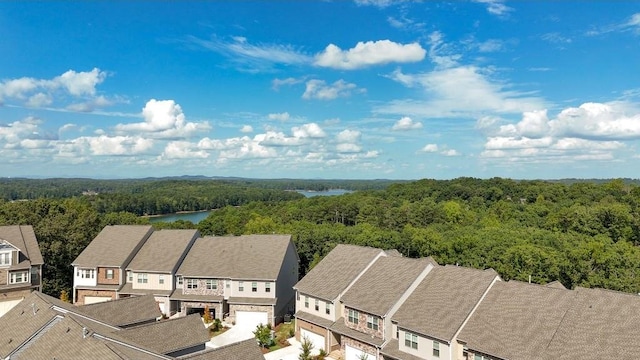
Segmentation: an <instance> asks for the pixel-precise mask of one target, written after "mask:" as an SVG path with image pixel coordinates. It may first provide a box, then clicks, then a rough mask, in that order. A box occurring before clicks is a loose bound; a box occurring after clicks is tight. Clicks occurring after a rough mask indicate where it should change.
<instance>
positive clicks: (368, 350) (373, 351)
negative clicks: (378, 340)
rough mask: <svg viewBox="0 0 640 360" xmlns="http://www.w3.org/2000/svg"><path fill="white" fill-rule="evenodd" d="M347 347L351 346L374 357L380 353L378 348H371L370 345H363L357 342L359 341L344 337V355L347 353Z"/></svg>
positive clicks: (342, 349) (342, 348)
mask: <svg viewBox="0 0 640 360" xmlns="http://www.w3.org/2000/svg"><path fill="white" fill-rule="evenodd" d="M347 345H349V346H351V347H352V348H356V349H358V350H361V351H364V352H366V353H367V354H369V355H371V356H373V357H376V356H377V353H378V351H377V350H376V348H375V347H373V346H371V345H369V344H364V343H361V342H360V341H357V340H354V339H351V338H348V337H346V336H343V337H342V347H341V348H340V350H341V351H342V353H343V354H344V353H345V351H346V346H347Z"/></svg>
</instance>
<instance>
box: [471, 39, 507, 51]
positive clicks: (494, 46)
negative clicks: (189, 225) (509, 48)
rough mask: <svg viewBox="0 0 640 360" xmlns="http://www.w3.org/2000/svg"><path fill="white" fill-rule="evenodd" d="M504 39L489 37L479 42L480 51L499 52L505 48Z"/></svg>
mask: <svg viewBox="0 0 640 360" xmlns="http://www.w3.org/2000/svg"><path fill="white" fill-rule="evenodd" d="M504 47H505V46H504V41H502V40H498V39H489V40H487V41H484V42H481V43H479V44H478V51H480V52H483V53H490V52H498V51H502V50H504Z"/></svg>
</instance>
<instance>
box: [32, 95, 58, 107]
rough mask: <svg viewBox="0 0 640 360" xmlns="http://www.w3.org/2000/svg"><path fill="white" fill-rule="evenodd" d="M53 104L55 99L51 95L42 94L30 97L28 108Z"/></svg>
mask: <svg viewBox="0 0 640 360" xmlns="http://www.w3.org/2000/svg"><path fill="white" fill-rule="evenodd" d="M52 102H53V97H52V96H51V95H50V94H45V93H41V92H40V93H37V94H35V95H32V96H30V97H29V100H27V102H26V105H27V106H28V107H35V108H39V107H44V106H49V105H51V103H52Z"/></svg>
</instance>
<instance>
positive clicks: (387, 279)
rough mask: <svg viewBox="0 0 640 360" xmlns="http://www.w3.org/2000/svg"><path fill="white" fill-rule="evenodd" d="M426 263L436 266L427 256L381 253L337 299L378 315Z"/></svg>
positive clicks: (396, 297)
mask: <svg viewBox="0 0 640 360" xmlns="http://www.w3.org/2000/svg"><path fill="white" fill-rule="evenodd" d="M429 265H431V266H437V263H436V262H435V261H433V259H431V258H421V259H410V258H403V257H397V256H387V257H381V258H379V259H378V260H376V262H375V263H373V265H372V266H371V267H370V268H369V269H368V270H367V271H366V272H365V273H364V274H362V276H361V277H360V278H359V279H358V281H356V282H355V283H354V284H353V285H352V286H351V288H349V290H348V291H347V292H346V293H345V294H344V295H343V296H342V299H341V300H342V302H343V303H344V305H345V306H348V307H352V308H355V309H358V310H361V311H364V312H367V313H370V314H374V315H378V316H381V317H382V316H384V315H386V314H387V313H388V312H389V310H391V308H392V307H393V305H394V304H395V303H396V302H398V300H400V297H401V296H402V295H403V294H404V292H405V291H407V289H408V288H409V286H410V285H411V284H412V283H413V282H414V281H416V279H417V277H418V275H420V273H421V272H423V271H424V270H425V269H426V268H427V267H428V266H429Z"/></svg>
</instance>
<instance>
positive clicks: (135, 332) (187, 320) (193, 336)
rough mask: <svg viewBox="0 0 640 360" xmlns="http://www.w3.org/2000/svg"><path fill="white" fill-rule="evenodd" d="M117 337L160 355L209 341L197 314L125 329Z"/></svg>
mask: <svg viewBox="0 0 640 360" xmlns="http://www.w3.org/2000/svg"><path fill="white" fill-rule="evenodd" d="M117 335H118V336H119V337H121V338H124V339H128V340H129V341H131V342H133V343H135V344H138V345H141V346H142V347H144V348H147V349H151V350H153V351H155V352H158V353H160V354H168V353H172V352H175V351H178V350H183V349H186V348H190V347H193V346H196V345H199V344H204V343H205V342H207V341H209V339H210V338H209V331H208V330H207V329H205V327H204V326H203V324H202V320H201V317H200V315H199V314H192V315H188V316H185V317H179V318H175V319H171V320H162V321H158V322H155V323H152V324H147V325H140V326H136V327H132V328H127V329H124V330H121V331H118V332H117Z"/></svg>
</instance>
